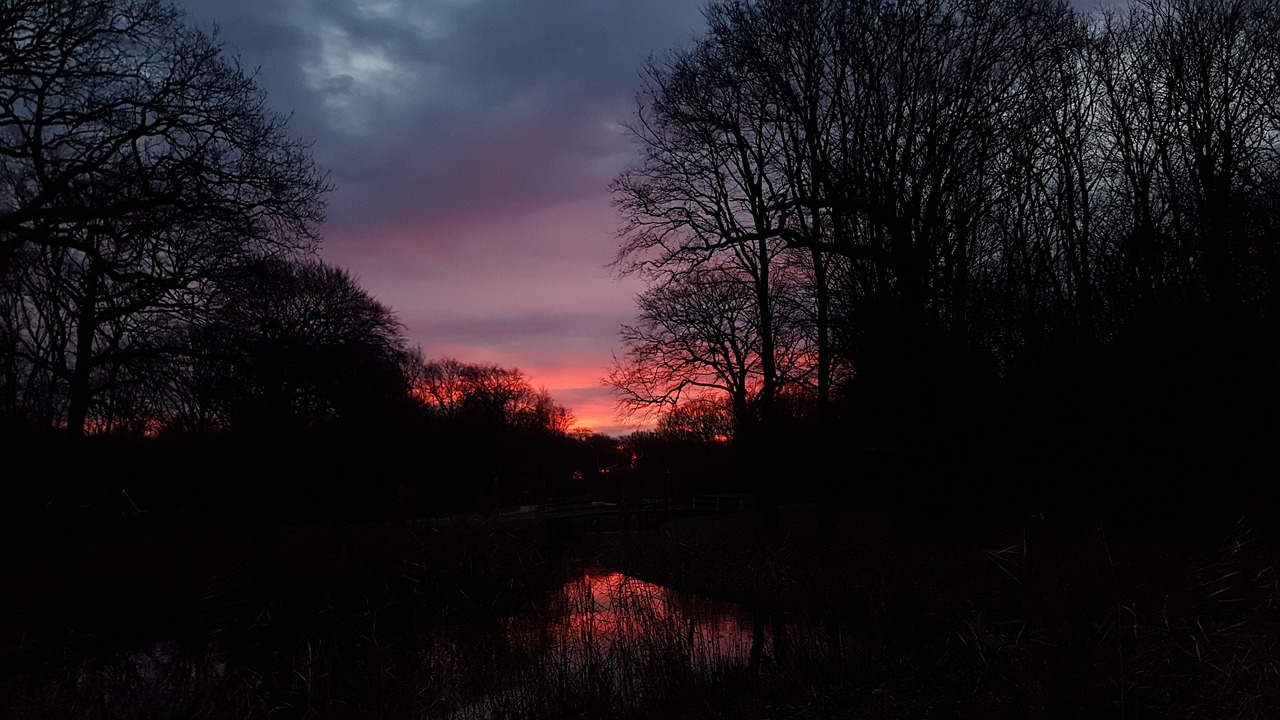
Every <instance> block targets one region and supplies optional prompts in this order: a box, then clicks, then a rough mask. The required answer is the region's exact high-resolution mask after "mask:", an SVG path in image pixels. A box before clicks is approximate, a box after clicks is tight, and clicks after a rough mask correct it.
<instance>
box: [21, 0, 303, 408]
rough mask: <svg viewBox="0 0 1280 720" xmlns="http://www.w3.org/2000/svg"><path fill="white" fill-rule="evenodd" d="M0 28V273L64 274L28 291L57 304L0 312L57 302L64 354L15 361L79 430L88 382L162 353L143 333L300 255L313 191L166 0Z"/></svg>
mask: <svg viewBox="0 0 1280 720" xmlns="http://www.w3.org/2000/svg"><path fill="white" fill-rule="evenodd" d="M0 32H3V34H4V37H5V40H6V41H5V43H4V47H5V55H4V56H3V58H0V63H3V66H4V67H5V73H4V75H3V77H4V80H3V82H2V83H0V272H5V273H8V272H14V271H16V272H20V273H21V272H26V271H27V269H28V268H30V267H31V265H30V264H29V263H32V262H35V263H43V264H44V265H46V266H48V265H49V264H50V263H54V264H60V265H61V266H62V267H63V269H64V270H65V271H66V272H65V273H64V275H65V277H64V280H65V282H61V283H58V284H57V285H56V287H55V286H52V285H49V284H46V285H45V286H44V287H43V288H42V290H44V291H56V292H60V293H63V294H64V299H62V300H58V301H53V302H49V301H41V300H37V299H35V298H33V297H31V296H27V297H26V298H25V299H24V300H23V301H22V303H17V304H11V305H10V306H9V307H8V308H7V310H8V311H9V312H17V313H25V312H26V310H23V309H21V308H20V307H19V306H20V305H22V304H24V303H28V304H29V303H35V304H36V305H44V306H48V305H50V304H61V305H63V306H64V307H65V312H64V316H65V317H64V319H65V320H66V321H67V323H68V327H69V328H70V330H71V331H70V332H69V333H65V334H64V335H65V336H64V337H62V338H60V339H58V340H59V341H61V342H64V343H65V347H63V348H56V349H55V348H41V349H39V350H38V351H34V352H28V353H26V355H27V357H26V361H27V362H33V361H36V358H37V356H45V357H46V358H48V357H52V356H57V357H59V358H61V359H60V360H59V363H60V364H61V365H62V366H61V367H58V368H56V369H55V370H53V371H54V372H55V374H58V375H60V376H62V380H63V381H64V382H65V392H66V393H67V398H68V401H67V407H66V411H65V417H63V418H60V419H59V421H60V422H62V423H65V425H66V427H67V428H68V429H69V430H70V431H71V432H73V433H82V432H84V430H85V428H86V423H87V421H88V417H89V415H90V413H91V406H92V405H93V404H94V403H95V402H97V401H99V400H100V399H101V397H102V393H103V392H105V391H106V389H107V388H106V387H105V386H104V385H102V382H103V380H102V378H104V377H106V376H109V375H115V374H116V370H117V369H118V368H120V367H122V366H123V365H124V364H126V363H128V362H132V361H133V360H134V359H136V358H138V357H141V356H143V355H149V356H151V357H152V358H155V357H159V356H160V355H163V354H165V353H168V352H170V351H171V350H172V348H165V347H161V346H156V345H154V344H148V343H145V342H142V340H143V339H145V338H155V337H157V336H160V335H163V334H166V332H167V328H171V327H172V326H173V325H175V324H180V323H184V322H191V321H192V320H193V316H194V315H196V314H199V313H201V312H203V311H204V310H205V309H206V307H207V305H208V303H209V293H210V292H211V291H213V290H215V289H216V287H217V283H218V281H219V276H220V274H221V273H222V272H223V271H225V270H226V269H228V268H231V267H235V266H236V265H238V264H241V263H244V262H247V261H248V259H249V258H251V257H253V256H254V255H259V254H264V253H268V254H269V253H274V252H292V251H297V250H305V249H308V248H311V247H313V246H314V244H315V242H316V235H315V230H314V228H315V226H316V224H317V223H319V222H320V221H321V220H322V218H323V202H322V197H323V195H324V193H325V192H326V191H327V189H328V187H327V184H326V181H325V179H324V177H323V176H322V175H321V174H320V173H318V172H317V171H316V169H315V167H314V165H313V163H312V160H311V157H310V152H309V148H308V146H307V144H306V143H304V142H302V141H299V140H296V139H294V138H292V137H290V136H289V135H288V134H287V130H286V124H285V119H284V118H283V117H282V116H279V115H276V114H274V113H272V112H270V111H269V110H268V109H267V108H266V105H265V97H264V94H263V92H262V91H261V90H260V89H259V88H258V87H257V86H256V84H255V83H254V81H253V79H252V77H251V76H249V75H247V74H246V73H245V72H244V71H243V70H242V69H241V68H240V67H239V65H238V63H237V62H236V60H235V58H233V57H229V56H227V55H226V53H225V51H224V48H223V47H222V46H221V44H220V43H219V42H217V40H216V39H214V38H210V37H209V36H207V35H205V34H204V33H202V32H200V31H198V30H195V29H193V28H191V27H189V26H188V25H187V24H186V22H185V20H184V18H183V15H182V13H181V12H180V11H179V10H177V9H176V8H174V7H172V6H170V5H168V4H166V3H164V2H160V1H159V0H50V1H48V2H29V3H20V4H17V5H6V10H5V13H4V14H3V15H2V16H0ZM28 289H30V290H35V288H33V287H30V286H29V288H28ZM44 339H45V340H47V341H53V340H55V338H53V337H52V336H47V337H45V338H44ZM28 340H31V341H34V338H28ZM28 344H30V343H28Z"/></svg>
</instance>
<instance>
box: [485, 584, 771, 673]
mask: <svg viewBox="0 0 1280 720" xmlns="http://www.w3.org/2000/svg"><path fill="white" fill-rule="evenodd" d="M549 601H550V602H549V605H550V607H548V608H547V610H548V612H547V615H546V616H543V617H541V618H531V617H525V618H522V619H521V620H516V619H514V618H513V619H512V622H511V623H510V624H509V625H508V632H510V633H513V634H515V635H523V636H526V637H527V636H528V634H529V633H533V634H537V635H540V636H542V637H543V638H545V639H546V640H547V641H549V642H550V643H551V644H553V645H555V646H558V647H559V649H560V651H561V652H564V653H567V654H572V655H579V656H589V655H599V654H608V655H612V656H615V657H616V658H618V659H622V658H623V657H624V656H630V655H635V654H643V655H646V656H651V655H653V653H655V652H659V653H661V654H663V655H668V656H670V655H679V656H683V657H686V658H688V659H690V660H692V661H694V662H695V663H699V664H702V663H723V662H728V663H731V664H744V663H746V661H747V658H748V656H749V655H750V652H751V641H752V634H751V618H750V616H749V615H748V614H747V612H746V611H745V610H744V609H743V608H742V607H741V606H739V605H736V604H734V603H727V602H721V601H715V600H709V599H707V598H703V597H698V596H696V595H690V594H686V593H681V592H677V591H675V590H672V589H670V588H666V587H663V586H661V585H656V584H654V583H651V582H646V581H644V580H640V579H638V578H634V577H631V576H629V575H626V574H624V573H620V572H614V571H604V570H596V569H586V570H584V571H583V572H582V574H581V575H580V576H578V577H575V578H573V579H570V580H569V581H568V582H566V583H565V584H564V585H563V586H562V587H560V588H559V589H558V590H557V591H555V592H554V593H552V596H551V597H550V598H549Z"/></svg>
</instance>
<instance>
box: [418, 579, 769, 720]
mask: <svg viewBox="0 0 1280 720" xmlns="http://www.w3.org/2000/svg"><path fill="white" fill-rule="evenodd" d="M762 629H763V624H762V623H761V622H759V621H758V619H757V618H755V617H754V616H753V615H752V614H751V613H750V612H748V611H747V609H745V608H743V607H742V606H741V605H738V604H735V603H729V602H723V601H717V600H712V599H708V598H705V597H700V596H697V595H692V594H688V593H683V592H679V591H676V590H673V589H671V588H666V587H663V586H661V585H657V584H654V583H651V582H646V581H644V580H641V579H638V578H635V577H631V576H629V575H626V574H625V573H621V572H618V571H614V570H608V569H602V568H599V567H594V566H586V567H583V568H580V569H578V570H576V571H574V572H572V573H570V575H569V577H568V579H567V580H566V581H565V582H564V583H563V584H562V585H559V586H558V587H555V588H554V589H552V590H550V591H549V592H547V593H545V595H544V596H542V598H541V599H540V601H539V602H538V603H536V604H535V605H534V606H533V607H532V608H529V609H528V610H527V611H525V612H520V613H516V614H513V615H511V616H509V617H507V618H505V619H504V620H503V621H501V623H500V624H499V628H498V634H499V635H500V636H501V637H500V639H499V642H497V643H496V645H495V646H494V647H493V653H492V654H491V655H488V656H485V657H480V658H471V659H470V660H468V659H465V658H458V657H456V656H454V657H453V658H451V659H452V660H454V661H455V662H456V661H458V660H462V661H463V663H464V664H469V665H471V668H472V674H470V678H471V681H470V682H467V681H465V680H464V681H463V682H460V683H453V684H452V686H451V687H448V688H444V687H440V688H439V689H440V690H441V691H442V692H441V693H440V695H439V696H438V697H439V703H438V704H437V705H436V706H435V707H434V708H433V709H432V710H433V711H432V712H429V713H428V714H436V713H439V715H440V716H442V717H451V718H488V717H527V716H535V717H536V716H560V715H561V714H562V712H570V711H572V712H571V714H577V713H586V716H591V715H593V714H599V715H601V716H603V715H605V714H608V713H609V709H610V708H613V709H617V708H619V707H630V708H639V707H654V704H655V702H660V700H659V699H662V698H683V699H684V700H683V701H687V700H688V695H689V694H690V693H691V692H694V693H696V691H695V690H694V689H695V688H699V687H708V686H715V685H718V684H722V683H724V682H725V681H726V680H730V679H732V678H735V677H739V678H740V677H743V676H744V674H747V673H750V672H752V671H753V670H750V669H749V665H751V664H752V663H753V662H755V661H756V660H757V659H758V658H759V657H760V656H761V654H763V653H764V652H765V651H766V647H765V635H764V634H763V632H762ZM450 647H451V648H453V649H456V648H457V647H458V645H456V644H451V645H450ZM437 659H438V657H437ZM432 665H433V667H434V668H435V669H436V670H441V669H445V668H442V667H441V666H440V665H439V664H437V663H432ZM477 667H484V668H485V669H486V671H485V672H483V673H479V674H475V673H474V671H475V668H477ZM451 669H453V670H457V669H461V668H458V666H457V665H454V666H453V668H451ZM446 675H452V676H453V677H455V678H456V677H459V674H458V673H457V672H453V673H446ZM462 675H463V676H466V675H468V673H467V672H466V671H465V670H464V671H463V672H462ZM664 702H665V701H664ZM446 708H447V709H446ZM655 709H656V708H655ZM441 711H443V712H441Z"/></svg>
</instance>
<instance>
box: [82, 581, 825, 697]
mask: <svg viewBox="0 0 1280 720" xmlns="http://www.w3.org/2000/svg"><path fill="white" fill-rule="evenodd" d="M565 567H566V570H565V571H564V573H563V574H562V575H560V576H559V577H560V579H559V580H556V581H555V582H553V583H551V584H550V585H548V586H545V587H544V589H543V590H540V591H536V592H532V593H526V594H525V595H523V596H522V599H521V600H520V601H519V602H518V603H515V604H513V605H511V606H508V607H507V608H506V609H505V610H500V611H498V612H497V613H496V614H493V613H490V614H488V615H483V614H480V615H477V614H475V613H474V607H472V608H471V609H470V610H468V611H467V612H466V613H452V614H450V613H446V614H444V615H440V614H437V613H436V612H434V611H427V612H424V613H422V614H418V615H417V616H416V617H415V613H418V612H421V609H419V610H414V609H413V607H405V606H391V605H384V606H383V607H382V608H379V607H377V606H370V607H369V608H368V611H367V612H366V613H361V614H358V616H356V617H353V616H352V615H350V614H347V613H343V614H342V615H341V616H333V617H327V616H317V618H316V619H315V620H314V621H312V620H310V619H305V618H293V619H292V620H291V619H289V618H286V617H284V616H283V615H279V614H272V615H270V616H268V615H265V614H264V615H262V616H261V617H257V618H255V620H254V623H256V625H254V626H251V627H250V628H249V629H248V630H247V631H246V632H247V634H244V635H240V636H237V638H238V639H233V638H232V637H230V636H217V637H215V638H214V639H213V640H209V639H207V638H205V639H198V640H196V641H195V642H194V643H193V642H192V641H191V639H188V640H186V641H183V642H178V641H174V640H171V639H165V640H160V641H156V642H152V643H150V644H148V645H146V646H145V647H143V648H140V649H136V650H133V651H130V652H128V653H124V654H122V655H117V656H116V657H115V658H114V659H113V660H111V661H110V662H108V663H106V664H105V665H104V664H90V665H83V666H81V667H80V668H79V670H78V672H75V673H74V674H73V675H72V677H75V678H76V680H75V681H74V687H64V688H63V692H65V693H68V694H69V696H70V699H71V700H73V701H74V704H75V705H78V706H81V707H84V706H96V707H100V708H102V710H103V713H102V714H101V715H98V716H101V717H108V716H121V715H123V716H141V715H158V716H184V715H192V714H195V715H210V716H219V715H221V714H223V713H224V712H233V713H234V714H235V715H236V716H238V717H246V716H252V717H256V716H264V717H265V716H273V715H274V714H276V713H277V712H286V714H287V713H301V715H302V716H311V715H315V716H327V715H326V712H329V711H330V710H334V711H336V709H340V708H348V709H349V710H350V711H351V712H356V714H361V715H369V716H373V715H377V716H383V717H389V716H401V715H403V716H406V717H427V718H459V719H461V718H493V717H562V716H566V715H568V716H577V715H578V714H579V713H586V716H600V717H605V716H634V712H635V711H637V710H638V709H646V710H644V712H645V713H649V712H652V713H659V714H665V712H666V711H665V708H668V707H671V703H676V706H679V704H680V703H684V702H688V701H689V698H691V697H700V696H702V694H704V690H703V689H705V688H722V687H725V686H726V685H732V684H733V683H735V682H738V681H741V680H742V679H743V678H747V677H749V676H751V675H752V674H754V673H756V672H759V668H760V662H761V658H768V657H769V656H770V655H771V654H772V652H773V649H772V648H773V646H774V645H775V644H776V642H777V639H778V637H779V636H778V633H779V632H782V628H781V625H778V624H776V623H774V624H769V625H768V626H766V624H765V623H764V622H763V619H762V618H761V617H759V616H757V615H755V614H753V613H752V612H750V611H749V610H748V609H747V608H745V607H743V606H742V605H739V604H736V603H731V602H725V601H721V600H714V599H709V598H705V597H700V596H697V595H693V594H689V593H684V592H679V591H676V590H674V589H671V588H668V587H663V586H661V585H658V584H655V583H652V582H647V581H645V580H642V579H639V578H636V577H632V576H630V575H627V574H625V573H622V572H619V571H617V570H613V569H609V568H605V567H601V566H599V565H597V564H592V563H582V562H571V563H568V564H567V565H566V566H565ZM472 600H473V606H474V605H479V604H483V603H487V602H488V601H483V603H482V602H475V601H479V598H473V599H472ZM499 607H501V605H499ZM766 627H767V628H768V630H769V632H767V633H766V632H765V630H766ZM788 627H789V629H788V630H787V631H786V632H788V633H792V635H791V637H792V638H793V639H792V640H791V641H789V643H788V644H789V645H794V639H795V638H797V637H798V636H797V635H795V634H794V633H796V632H799V631H800V630H801V628H800V627H799V626H796V625H792V626H788ZM246 648H248V651H246ZM281 709H285V710H281ZM326 709H328V710H326ZM370 714H371V715H370Z"/></svg>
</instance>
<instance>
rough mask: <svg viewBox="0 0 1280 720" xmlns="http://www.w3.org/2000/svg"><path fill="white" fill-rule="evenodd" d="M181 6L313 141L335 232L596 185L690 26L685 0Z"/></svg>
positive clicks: (517, 204) (512, 209)
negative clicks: (641, 83) (659, 63)
mask: <svg viewBox="0 0 1280 720" xmlns="http://www.w3.org/2000/svg"><path fill="white" fill-rule="evenodd" d="M185 4H186V7H187V8H188V9H189V11H190V12H191V14H192V17H193V19H195V21H196V22H197V23H198V24H200V25H201V26H202V27H208V26H209V25H210V24H211V23H212V22H217V23H218V24H220V25H221V26H222V28H223V36H224V38H225V39H227V40H228V41H229V42H230V43H231V44H232V45H233V46H234V47H236V48H237V49H238V50H239V51H240V53H241V54H242V55H243V56H244V58H245V60H246V63H247V64H249V65H260V66H261V67H262V72H261V74H260V76H259V78H260V81H261V82H262V84H263V85H264V87H266V88H268V90H269V91H270V94H271V100H272V105H273V106H274V107H277V108H280V109H282V110H292V111H293V113H294V115H293V120H292V126H293V127H294V128H295V129H296V130H298V131H300V132H302V133H303V134H304V135H306V136H307V137H309V138H312V139H314V140H316V156H317V158H318V159H319V160H320V161H321V162H322V163H324V164H326V165H327V166H328V167H330V168H331V169H332V171H333V180H334V182H335V184H336V185H337V186H338V187H339V189H340V190H341V193H339V194H337V195H335V197H334V198H333V200H332V203H333V213H332V214H333V215H334V217H333V221H334V223H335V225H337V226H338V229H339V230H341V231H344V232H345V231H347V230H350V229H354V228H356V227H359V226H363V225H364V224H366V223H369V222H373V223H382V224H386V223H395V222H397V221H400V220H403V221H418V220H428V219H431V218H432V217H433V215H435V214H437V213H450V214H452V213H477V214H493V213H503V214H513V213H520V212H524V211H527V210H528V209H530V208H533V207H538V206H540V205H544V204H546V203H548V202H556V201H562V200H568V199H571V198H574V197H578V196H580V195H581V194H583V193H585V192H589V191H594V192H597V193H599V192H602V190H603V184H604V183H607V181H608V179H609V178H610V177H611V175H612V174H613V173H614V172H616V171H617V169H618V165H619V163H620V162H622V159H619V157H618V156H619V153H620V151H622V152H625V151H627V150H628V145H627V143H626V142H625V141H622V142H619V141H618V131H617V129H616V127H614V125H613V123H615V122H616V121H619V120H624V119H626V117H627V116H628V115H629V113H630V110H631V98H632V96H633V94H634V90H635V88H636V87H637V84H638V82H637V78H638V74H637V73H638V69H639V66H640V64H641V62H642V61H643V60H644V58H645V57H646V56H647V55H648V54H650V53H651V52H662V51H664V50H665V49H666V48H668V47H671V46H673V45H677V44H680V43H681V42H683V41H685V40H686V39H687V38H688V37H689V36H690V35H691V34H692V32H693V30H694V29H695V28H696V27H698V26H699V25H700V22H701V18H700V14H699V10H698V7H699V4H698V3H697V2H696V1H695V0H667V1H666V2H644V3H635V2H600V1H598V0H597V1H595V2H592V1H590V0H553V1H551V2H545V1H539V2H529V1H527V0H496V1H483V0H479V1H476V2H464V1H455V2H432V3H421V2H374V1H354V2H353V1H352V0H329V1H326V2H304V1H302V0H279V1H267V2H256V3H254V2H244V1H243V0H232V1H231V2H221V1H219V0H187V2H186V3H185ZM592 161H601V162H598V163H596V165H595V166H594V167H593V162H592ZM428 240H430V239H429V238H428Z"/></svg>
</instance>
